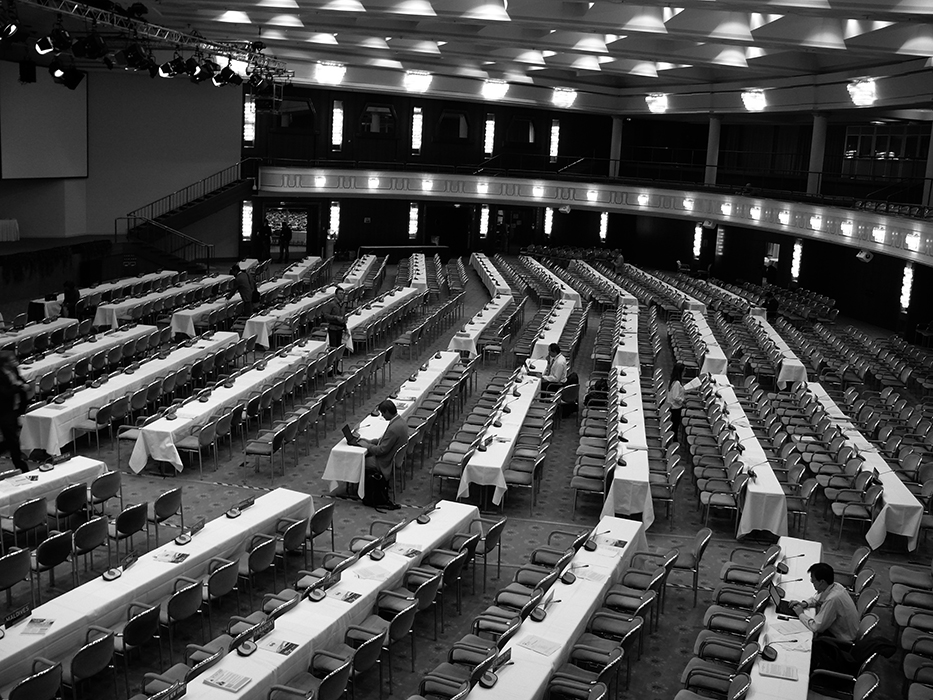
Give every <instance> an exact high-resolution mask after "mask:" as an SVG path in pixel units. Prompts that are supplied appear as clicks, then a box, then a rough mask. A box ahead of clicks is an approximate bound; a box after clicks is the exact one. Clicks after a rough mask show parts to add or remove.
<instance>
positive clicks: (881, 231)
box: [871, 226, 913, 274]
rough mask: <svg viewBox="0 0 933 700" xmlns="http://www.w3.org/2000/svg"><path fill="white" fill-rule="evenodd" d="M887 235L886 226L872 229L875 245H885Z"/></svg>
mask: <svg viewBox="0 0 933 700" xmlns="http://www.w3.org/2000/svg"><path fill="white" fill-rule="evenodd" d="M886 235H887V230H886V229H885V227H884V226H873V227H872V229H871V238H872V240H873V241H874V242H875V243H884V237H885V236H886ZM911 274H913V273H911Z"/></svg>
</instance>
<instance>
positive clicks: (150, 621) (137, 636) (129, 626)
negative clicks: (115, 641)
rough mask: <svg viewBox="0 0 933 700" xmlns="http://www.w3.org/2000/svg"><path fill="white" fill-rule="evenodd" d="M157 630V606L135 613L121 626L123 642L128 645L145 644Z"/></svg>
mask: <svg viewBox="0 0 933 700" xmlns="http://www.w3.org/2000/svg"><path fill="white" fill-rule="evenodd" d="M158 631H159V606H158V605H154V606H153V607H151V608H148V609H146V610H143V611H141V612H138V613H136V614H135V615H133V617H131V618H130V619H129V620H127V622H126V626H125V627H124V628H123V644H124V645H126V646H128V647H138V646H139V645H141V644H145V643H146V642H148V641H149V640H150V639H152V637H154V636H155V635H156V634H157V633H158Z"/></svg>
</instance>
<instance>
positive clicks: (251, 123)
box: [243, 95, 256, 146]
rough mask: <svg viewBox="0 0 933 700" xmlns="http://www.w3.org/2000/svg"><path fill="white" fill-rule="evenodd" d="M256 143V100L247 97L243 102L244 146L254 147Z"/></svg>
mask: <svg viewBox="0 0 933 700" xmlns="http://www.w3.org/2000/svg"><path fill="white" fill-rule="evenodd" d="M255 142H256V99H255V98H254V97H253V96H252V95H247V96H246V99H245V100H243V145H244V146H252V145H253V144H254V143H255Z"/></svg>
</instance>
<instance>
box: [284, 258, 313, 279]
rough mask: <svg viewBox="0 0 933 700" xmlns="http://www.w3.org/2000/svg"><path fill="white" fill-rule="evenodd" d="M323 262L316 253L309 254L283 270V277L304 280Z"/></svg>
mask: <svg viewBox="0 0 933 700" xmlns="http://www.w3.org/2000/svg"><path fill="white" fill-rule="evenodd" d="M320 264H321V258H319V257H318V256H316V255H309V256H307V257H305V258H304V259H302V260H299V261H298V262H296V263H292V264H291V265H289V266H288V267H287V268H286V269H285V270H284V271H283V272H282V277H286V278H288V279H290V280H302V279H304V278H305V277H308V276H310V275H311V273H312V272H314V271H315V270H316V269H317V267H318V266H319V265H320Z"/></svg>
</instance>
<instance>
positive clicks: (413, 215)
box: [408, 202, 419, 240]
mask: <svg viewBox="0 0 933 700" xmlns="http://www.w3.org/2000/svg"><path fill="white" fill-rule="evenodd" d="M418 215H419V207H418V205H417V204H415V203H414V202H412V203H411V204H410V205H409V207H408V238H409V239H410V240H414V239H416V238H417V237H418Z"/></svg>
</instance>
